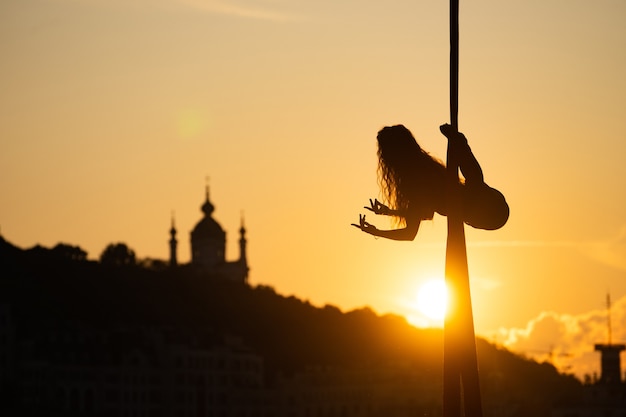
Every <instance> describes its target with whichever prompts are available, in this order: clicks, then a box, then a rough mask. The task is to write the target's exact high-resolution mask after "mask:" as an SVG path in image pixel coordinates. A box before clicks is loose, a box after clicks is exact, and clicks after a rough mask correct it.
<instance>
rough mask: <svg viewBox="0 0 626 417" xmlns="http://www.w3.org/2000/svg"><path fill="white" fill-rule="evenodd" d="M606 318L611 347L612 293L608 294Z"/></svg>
mask: <svg viewBox="0 0 626 417" xmlns="http://www.w3.org/2000/svg"><path fill="white" fill-rule="evenodd" d="M606 316H607V320H606V321H607V325H608V327H609V346H611V336H612V335H611V293H607V294H606Z"/></svg>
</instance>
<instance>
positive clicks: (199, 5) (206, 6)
mask: <svg viewBox="0 0 626 417" xmlns="http://www.w3.org/2000/svg"><path fill="white" fill-rule="evenodd" d="M178 1H179V2H180V3H181V4H183V5H185V6H189V7H193V8H195V9H198V10H201V11H204V12H208V13H216V14H222V15H228V16H234V17H240V18H248V19H259V20H273V21H287V20H295V18H296V16H295V15H293V14H290V13H287V12H283V11H279V10H277V8H278V6H279V4H278V2H276V1H269V0H265V1H263V0H178Z"/></svg>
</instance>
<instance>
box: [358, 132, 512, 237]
mask: <svg viewBox="0 0 626 417" xmlns="http://www.w3.org/2000/svg"><path fill="white" fill-rule="evenodd" d="M439 129H440V130H441V133H443V134H444V135H445V136H446V137H447V138H448V141H449V146H451V147H452V149H451V151H452V152H453V154H454V155H455V156H456V157H457V158H458V160H459V167H460V168H461V173H462V174H463V177H464V178H465V181H464V182H463V181H462V182H461V183H459V184H458V186H457V187H455V192H459V193H461V196H460V197H461V198H460V201H461V203H462V207H461V214H462V218H463V221H464V222H465V223H467V224H469V225H470V226H472V227H475V228H477V229H485V230H495V229H499V228H500V227H502V226H504V224H505V223H506V221H507V220H508V218H509V206H508V204H507V203H506V200H505V199H504V196H503V195H502V193H500V192H499V191H498V190H496V189H494V188H491V187H489V186H488V185H487V184H485V181H484V179H483V171H482V169H481V168H480V165H479V164H478V161H477V160H476V158H475V157H474V154H473V153H472V150H471V149H470V147H469V145H468V144H467V139H466V138H465V136H464V135H463V134H462V133H459V132H457V131H456V130H455V129H454V128H453V127H452V126H450V125H448V124H444V125H442V126H441V127H440V128H439ZM377 139H378V182H379V185H380V187H381V189H382V191H383V196H384V199H385V200H386V203H387V204H389V205H390V206H392V207H394V208H390V207H389V206H387V205H385V204H383V203H381V202H380V201H378V200H376V199H375V200H373V201H372V200H371V199H370V206H369V207H365V208H366V209H367V210H370V211H372V212H374V213H375V214H381V215H387V216H394V217H397V218H398V220H399V223H400V225H403V226H404V227H402V228H399V229H393V230H380V229H377V228H376V227H375V226H374V225H372V224H370V223H368V222H367V221H365V215H359V224H354V223H353V224H352V225H353V226H355V227H357V228H359V229H361V230H362V231H364V232H366V233H369V234H371V235H374V236H380V237H384V238H387V239H393V240H413V239H414V238H415V235H416V234H417V230H418V229H419V225H420V222H421V221H422V220H431V219H432V218H433V215H434V213H435V212H437V213H439V214H441V215H444V216H445V215H447V213H448V203H447V198H446V167H445V165H444V164H443V163H442V162H441V161H439V160H437V159H435V158H433V157H432V156H430V155H429V154H428V153H427V152H426V151H424V150H423V149H422V148H421V147H420V146H419V144H418V143H417V141H416V140H415V138H414V137H413V135H412V134H411V132H410V131H409V129H407V128H406V127H404V126H403V125H396V126H387V127H385V128H383V129H382V130H380V131H379V132H378V136H377Z"/></svg>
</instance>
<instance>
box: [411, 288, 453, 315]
mask: <svg viewBox="0 0 626 417" xmlns="http://www.w3.org/2000/svg"><path fill="white" fill-rule="evenodd" d="M447 304H448V289H447V288H446V284H445V282H444V281H443V280H442V279H441V280H440V279H431V280H429V281H426V282H425V283H424V284H422V286H421V287H420V288H419V289H418V291H417V309H418V310H419V311H420V313H422V314H423V315H425V316H426V317H428V318H429V319H431V320H437V321H443V319H444V317H445V315H446V307H447Z"/></svg>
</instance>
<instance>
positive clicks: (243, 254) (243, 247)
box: [239, 211, 248, 279]
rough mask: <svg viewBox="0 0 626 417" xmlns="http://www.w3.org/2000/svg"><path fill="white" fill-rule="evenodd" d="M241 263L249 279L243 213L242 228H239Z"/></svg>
mask: <svg viewBox="0 0 626 417" xmlns="http://www.w3.org/2000/svg"><path fill="white" fill-rule="evenodd" d="M239 236H240V237H239V262H240V263H241V265H242V266H243V267H244V268H245V271H246V272H245V277H246V279H247V278H248V259H247V256H246V246H247V244H248V241H247V240H246V227H245V226H244V220H243V211H242V212H241V227H240V228H239Z"/></svg>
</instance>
